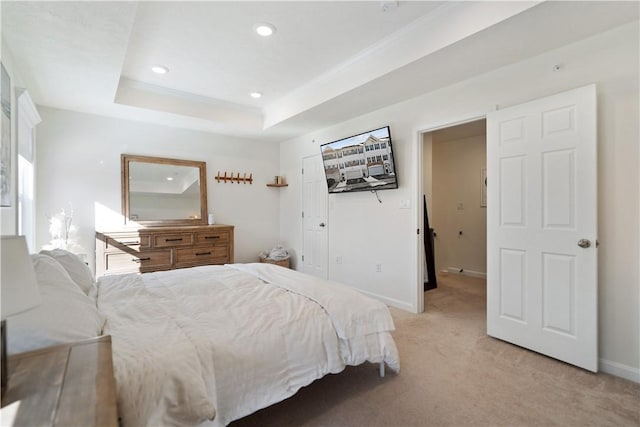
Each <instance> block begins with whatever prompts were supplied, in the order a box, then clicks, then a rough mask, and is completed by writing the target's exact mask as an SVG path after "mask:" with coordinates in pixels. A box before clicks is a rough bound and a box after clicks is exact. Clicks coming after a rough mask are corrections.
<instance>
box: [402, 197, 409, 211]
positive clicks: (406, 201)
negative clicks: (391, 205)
mask: <svg viewBox="0 0 640 427" xmlns="http://www.w3.org/2000/svg"><path fill="white" fill-rule="evenodd" d="M400 209H411V200H409V199H404V200H402V201H401V202H400Z"/></svg>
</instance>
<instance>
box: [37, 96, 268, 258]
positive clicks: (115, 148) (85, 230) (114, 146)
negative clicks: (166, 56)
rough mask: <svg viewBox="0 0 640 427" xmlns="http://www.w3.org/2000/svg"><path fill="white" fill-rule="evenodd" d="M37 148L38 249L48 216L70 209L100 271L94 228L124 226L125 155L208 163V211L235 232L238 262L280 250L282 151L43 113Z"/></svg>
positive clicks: (68, 114) (166, 129)
mask: <svg viewBox="0 0 640 427" xmlns="http://www.w3.org/2000/svg"><path fill="white" fill-rule="evenodd" d="M39 111H40V114H41V116H42V123H41V124H40V125H39V126H38V138H37V143H36V152H37V164H36V174H37V176H36V188H37V195H36V203H37V210H36V229H37V230H38V234H37V238H36V244H37V247H38V248H40V247H41V246H42V245H44V244H46V243H48V242H49V240H50V236H49V234H48V222H47V215H49V216H50V215H52V214H55V213H57V212H59V211H60V209H62V208H68V206H69V203H71V204H72V206H73V210H74V219H73V221H74V224H75V225H76V226H77V227H78V228H79V230H78V236H79V240H80V244H81V245H82V246H83V248H84V249H86V252H87V254H88V255H89V256H88V259H89V260H90V265H91V266H92V267H93V266H94V257H95V242H94V233H95V230H96V225H97V226H98V227H99V228H100V229H106V228H114V227H117V226H119V225H121V224H122V219H121V218H120V217H119V215H120V213H121V212H122V210H121V193H120V188H121V187H120V186H121V177H120V155H121V154H122V153H127V154H138V155H148V156H158V157H169V158H179V159H187V160H198V161H206V162H207V192H208V197H207V199H208V207H209V211H210V212H213V213H214V215H215V218H216V223H219V224H231V225H234V226H235V260H236V261H237V262H253V261H257V259H258V254H259V252H260V251H262V250H264V249H269V248H272V247H273V246H274V245H276V244H277V243H278V221H279V205H278V198H279V194H278V193H277V192H276V191H274V190H273V189H272V188H267V187H266V183H268V182H271V181H272V180H273V176H274V175H276V174H277V173H278V161H279V160H278V147H277V145H276V144H263V143H257V142H253V141H247V140H243V139H238V138H232V137H227V136H222V135H213V134H209V133H205V132H199V131H190V130H184V129H176V128H169V127H164V126H158V125H152V124H145V123H139V122H133V121H127V120H121V119H115V118H107V117H101V116H95V115H90V114H81V113H75V112H70V111H64V110H58V109H52V108H44V107H39ZM218 171H220V172H224V171H227V172H229V173H230V172H234V173H237V172H240V174H241V175H242V174H244V173H247V176H248V174H249V173H253V177H254V182H253V184H252V185H249V184H237V183H233V184H231V183H227V184H223V183H217V182H216V181H215V180H214V177H215V175H216V173H217V172H218Z"/></svg>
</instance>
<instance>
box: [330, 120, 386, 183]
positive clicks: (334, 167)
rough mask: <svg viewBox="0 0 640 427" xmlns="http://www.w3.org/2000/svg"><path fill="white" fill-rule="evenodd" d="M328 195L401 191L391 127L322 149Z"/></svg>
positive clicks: (334, 142) (344, 139)
mask: <svg viewBox="0 0 640 427" xmlns="http://www.w3.org/2000/svg"><path fill="white" fill-rule="evenodd" d="M320 151H321V153H322V161H323V163H324V173H325V177H326V178H327V187H328V189H329V193H345V192H350V191H372V190H388V189H392V188H398V180H397V179H396V168H395V164H394V161H393V150H392V146H391V134H390V131H389V126H385V127H382V128H380V129H375V130H371V131H368V132H363V133H361V134H358V135H354V136H350V137H348V138H343V139H339V140H337V141H333V142H329V143H327V144H322V145H321V146H320Z"/></svg>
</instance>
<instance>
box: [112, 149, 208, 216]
mask: <svg viewBox="0 0 640 427" xmlns="http://www.w3.org/2000/svg"><path fill="white" fill-rule="evenodd" d="M121 163H122V213H123V214H124V217H125V222H127V223H137V224H140V225H145V226H162V225H202V224H206V221H207V220H206V218H207V164H206V162H197V161H192V160H180V159H166V158H162V157H148V156H136V155H131V154H122V156H121Z"/></svg>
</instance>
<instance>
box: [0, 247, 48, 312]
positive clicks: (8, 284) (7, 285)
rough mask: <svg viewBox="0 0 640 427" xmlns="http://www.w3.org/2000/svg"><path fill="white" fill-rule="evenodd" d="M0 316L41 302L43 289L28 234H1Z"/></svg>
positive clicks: (23, 309) (20, 310) (29, 307)
mask: <svg viewBox="0 0 640 427" xmlns="http://www.w3.org/2000/svg"><path fill="white" fill-rule="evenodd" d="M0 258H1V262H0V306H1V309H2V311H0V317H2V320H5V319H6V318H7V317H9V316H13V315H14V314H18V313H21V312H23V311H26V310H29V309H31V308H33V307H35V306H37V305H38V304H40V292H39V291H38V282H37V281H36V273H35V272H34V271H33V263H32V262H31V257H30V256H29V250H28V249H27V242H26V240H25V239H24V236H0Z"/></svg>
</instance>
